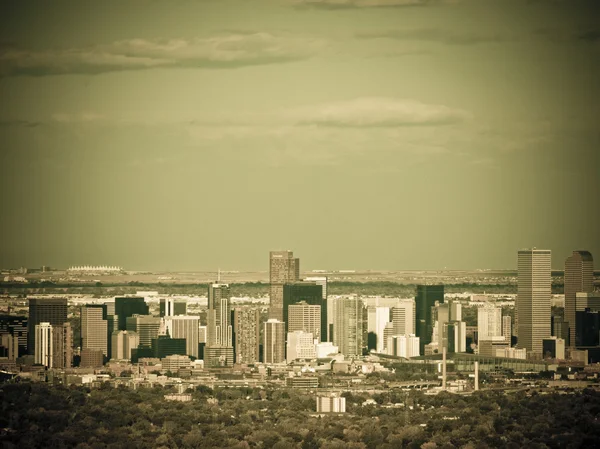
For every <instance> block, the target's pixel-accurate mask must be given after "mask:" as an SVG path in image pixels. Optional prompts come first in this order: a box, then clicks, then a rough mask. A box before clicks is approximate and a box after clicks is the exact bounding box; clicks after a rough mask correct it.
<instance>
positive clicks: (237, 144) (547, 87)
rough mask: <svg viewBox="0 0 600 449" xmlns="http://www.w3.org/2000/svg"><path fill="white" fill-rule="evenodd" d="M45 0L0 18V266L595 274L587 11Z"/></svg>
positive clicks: (595, 65) (591, 26)
mask: <svg viewBox="0 0 600 449" xmlns="http://www.w3.org/2000/svg"><path fill="white" fill-rule="evenodd" d="M49 5H50V4H49V3H47V2H33V1H30V2H2V3H0V170H1V171H0V188H1V192H2V208H1V209H0V210H1V213H0V231H1V232H0V236H1V239H2V243H1V245H0V266H2V267H19V266H29V267H35V266H41V265H42V264H46V265H50V266H53V267H67V266H69V265H78V264H111V265H112V264H114V265H121V266H123V267H125V268H126V269H132V270H135V269H139V270H141V269H150V270H152V269H153V270H212V269H216V267H218V266H220V267H221V269H225V270H236V269H237V270H266V269H267V268H268V252H269V251H270V250H276V249H292V250H294V252H295V254H296V255H297V256H298V257H300V259H301V267H302V270H310V269H369V268H370V269H389V270H395V269H441V268H444V267H448V268H453V269H462V268H465V269H471V268H515V267H516V259H517V250H518V249H519V248H522V247H531V246H537V247H538V248H548V249H551V250H552V251H553V261H552V265H553V267H555V268H561V267H563V265H564V259H565V257H567V256H568V255H569V254H570V252H571V251H572V250H574V249H588V250H590V251H592V253H593V254H594V255H595V256H596V259H597V260H600V219H599V216H600V213H599V208H600V200H599V195H600V106H599V105H600V22H599V21H598V18H599V17H600V8H599V6H600V4H599V2H596V1H593V0H590V1H587V2H583V1H576V0H568V1H567V0H564V1H552V0H547V1H542V0H540V1H525V0H523V1H510V0H502V1H485V0H472V1H468V0H465V1H457V0H453V1H451V0H447V1H444V0H298V1H293V0H214V1H213V0H210V1H209V0H205V1H169V2H163V1H145V2H142V1H130V2H123V1H101V2H87V1H82V2H52V4H51V6H49ZM596 265H597V267H600V262H598V263H597V264H596Z"/></svg>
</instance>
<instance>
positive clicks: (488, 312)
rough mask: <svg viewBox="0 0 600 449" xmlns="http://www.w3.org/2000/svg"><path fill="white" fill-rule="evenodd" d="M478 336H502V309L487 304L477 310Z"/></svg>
mask: <svg viewBox="0 0 600 449" xmlns="http://www.w3.org/2000/svg"><path fill="white" fill-rule="evenodd" d="M509 318H510V317H509ZM477 335H478V337H479V338H486V337H497V336H501V335H502V309H501V308H500V307H496V306H494V305H493V304H487V305H484V306H483V307H479V308H478V309H477Z"/></svg>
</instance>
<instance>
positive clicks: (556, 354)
mask: <svg viewBox="0 0 600 449" xmlns="http://www.w3.org/2000/svg"><path fill="white" fill-rule="evenodd" d="M542 347H543V350H542V351H543V352H542V355H543V357H544V358H551V359H559V360H564V359H565V341H564V340H563V339H562V338H557V337H547V338H544V339H543V340H542Z"/></svg>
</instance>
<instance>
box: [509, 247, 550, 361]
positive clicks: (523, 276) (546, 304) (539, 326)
mask: <svg viewBox="0 0 600 449" xmlns="http://www.w3.org/2000/svg"><path fill="white" fill-rule="evenodd" d="M551 260H552V253H551V251H550V250H544V249H536V248H533V249H525V250H520V251H519V253H518V269H519V275H518V282H519V286H518V295H517V314H518V317H519V322H518V328H517V337H518V346H519V347H520V348H525V349H527V351H528V352H531V353H533V355H534V356H536V357H541V355H542V340H543V339H544V338H546V337H549V336H550V334H551V332H550V298H551V287H552V278H551Z"/></svg>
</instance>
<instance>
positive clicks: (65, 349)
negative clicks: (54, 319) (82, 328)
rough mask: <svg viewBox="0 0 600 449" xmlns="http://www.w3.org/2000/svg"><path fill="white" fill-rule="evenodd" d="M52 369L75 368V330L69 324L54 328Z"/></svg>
mask: <svg viewBox="0 0 600 449" xmlns="http://www.w3.org/2000/svg"><path fill="white" fill-rule="evenodd" d="M52 353H53V357H52V368H71V367H72V366H73V330H72V329H71V325H70V324H69V323H64V324H58V325H56V326H52Z"/></svg>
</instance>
